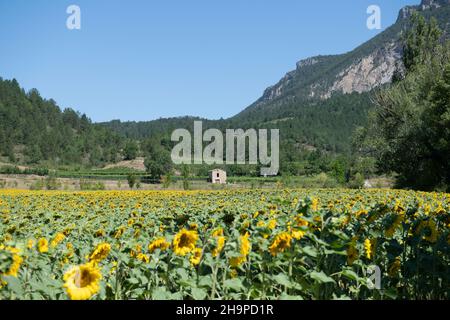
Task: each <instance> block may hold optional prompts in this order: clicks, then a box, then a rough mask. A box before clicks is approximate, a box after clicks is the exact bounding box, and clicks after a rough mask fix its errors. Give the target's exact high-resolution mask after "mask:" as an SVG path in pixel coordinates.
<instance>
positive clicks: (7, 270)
mask: <svg viewBox="0 0 450 320" xmlns="http://www.w3.org/2000/svg"><path fill="white" fill-rule="evenodd" d="M19 253H20V252H19V249H17V248H12V247H6V248H3V249H1V250H0V275H4V276H11V277H16V278H17V275H18V273H19V268H20V265H21V264H22V262H23V259H22V257H21V256H20V255H19Z"/></svg>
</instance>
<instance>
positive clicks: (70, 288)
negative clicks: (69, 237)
mask: <svg viewBox="0 0 450 320" xmlns="http://www.w3.org/2000/svg"><path fill="white" fill-rule="evenodd" d="M101 278H102V274H101V272H100V270H99V269H98V268H97V267H96V266H95V265H94V264H93V263H87V264H84V265H80V266H76V267H72V268H70V269H69V270H68V271H67V272H66V273H65V274H64V282H65V283H64V288H65V289H66V291H67V295H68V296H69V298H70V299H71V300H88V299H90V298H91V297H92V296H93V295H94V294H96V293H98V292H99V291H100V279H101Z"/></svg>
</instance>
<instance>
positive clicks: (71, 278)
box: [0, 189, 450, 300]
mask: <svg viewBox="0 0 450 320" xmlns="http://www.w3.org/2000/svg"><path fill="white" fill-rule="evenodd" d="M449 212H450V195H449V194H444V193H422V192H413V191H400V190H338V189H323V190H321V189H311V190H308V189H298V190H282V189H277V190H221V191H148V192H147V191H145V192H144V191H136V192H120V191H117V192H114V191H102V192H77V193H73V192H31V191H12V190H11V191H1V192H0V222H1V223H0V299H33V300H34V299H37V300H41V299H52V300H57V299H74V300H87V299H100V300H105V299H158V300H162V299H188V300H189V299H197V300H202V299H222V300H231V299H269V300H275V299H449V298H450V281H449V280H450V268H449V266H450V213H449ZM373 270H378V273H379V274H378V277H379V282H380V283H379V284H378V285H375V282H376V281H375V280H374V278H373V277H372V275H373Z"/></svg>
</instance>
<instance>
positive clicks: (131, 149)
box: [123, 141, 139, 160]
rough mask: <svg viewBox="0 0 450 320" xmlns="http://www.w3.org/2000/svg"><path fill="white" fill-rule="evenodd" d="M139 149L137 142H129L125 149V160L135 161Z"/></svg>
mask: <svg viewBox="0 0 450 320" xmlns="http://www.w3.org/2000/svg"><path fill="white" fill-rule="evenodd" d="M138 151H139V147H138V145H137V143H136V142H135V141H128V142H127V143H126V144H125V147H124V149H123V155H124V158H125V160H134V159H136V157H137V156H138Z"/></svg>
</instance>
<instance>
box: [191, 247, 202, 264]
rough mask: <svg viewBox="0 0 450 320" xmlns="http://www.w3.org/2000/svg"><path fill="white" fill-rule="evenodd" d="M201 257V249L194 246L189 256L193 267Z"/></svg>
mask: <svg viewBox="0 0 450 320" xmlns="http://www.w3.org/2000/svg"><path fill="white" fill-rule="evenodd" d="M201 259H202V249H201V248H195V249H194V250H193V251H192V256H191V258H190V261H191V264H192V265H193V266H194V267H195V266H198V265H199V264H200V260H201Z"/></svg>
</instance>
